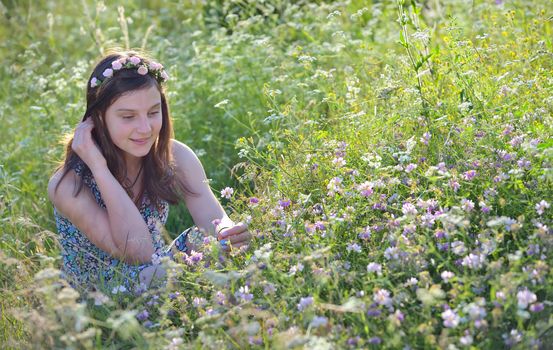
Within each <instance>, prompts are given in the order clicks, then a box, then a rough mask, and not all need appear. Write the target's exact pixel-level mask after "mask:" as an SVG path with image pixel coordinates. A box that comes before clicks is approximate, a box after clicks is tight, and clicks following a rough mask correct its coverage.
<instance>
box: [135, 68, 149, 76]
mask: <svg viewBox="0 0 553 350" xmlns="http://www.w3.org/2000/svg"><path fill="white" fill-rule="evenodd" d="M137 71H138V74H140V75H146V74H148V68H146V66H140V67H138V70H137Z"/></svg>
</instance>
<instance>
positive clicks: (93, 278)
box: [54, 161, 189, 290]
mask: <svg viewBox="0 0 553 350" xmlns="http://www.w3.org/2000/svg"><path fill="white" fill-rule="evenodd" d="M74 170H75V173H76V174H77V175H78V176H80V177H81V178H82V179H83V183H84V186H87V187H88V188H90V190H91V191H92V194H93V195H94V198H95V199H96V202H97V203H98V205H99V206H100V207H102V208H105V207H106V206H105V204H104V201H103V200H102V196H101V194H100V190H99V188H98V185H97V184H96V181H95V180H94V177H93V176H92V173H91V172H90V170H89V169H88V167H87V166H86V165H85V164H84V162H82V161H81V162H79V163H78V164H77V166H76V167H75V168H74ZM160 207H161V210H160V211H158V210H157V209H156V207H155V206H154V205H153V204H152V203H151V202H150V200H149V199H148V196H147V195H144V196H143V198H142V202H141V205H140V208H139V210H140V213H141V214H142V217H143V218H144V221H145V222H146V224H147V226H148V229H149V230H150V234H151V235H152V240H153V243H154V249H155V252H156V255H157V256H165V255H169V256H171V252H170V251H169V249H168V248H167V247H166V246H165V242H164V241H163V239H162V237H161V229H162V227H163V225H165V222H166V221H167V216H168V214H169V204H168V203H167V202H166V201H162V202H161V206H160ZM54 217H55V220H56V226H57V230H58V233H59V241H60V244H61V248H62V249H61V250H62V251H61V254H62V258H63V267H62V274H63V277H64V278H65V279H66V280H68V281H69V283H70V284H71V285H72V286H73V287H81V288H88V287H91V286H98V285H110V286H111V285H121V286H125V287H126V288H127V289H129V290H130V289H131V288H134V287H137V286H138V285H139V278H138V276H139V273H140V271H142V270H143V269H145V268H146V267H149V266H152V264H151V263H149V264H142V265H130V264H127V263H125V262H123V261H119V260H118V259H116V258H113V257H112V256H110V255H109V254H108V253H106V252H105V251H103V250H101V249H100V248H98V247H97V246H96V245H94V244H93V243H92V242H91V241H90V240H89V239H88V238H87V237H86V235H85V234H84V233H82V232H81V231H80V230H79V229H78V228H77V227H76V226H75V225H73V223H72V222H71V221H69V220H68V219H67V218H65V217H64V216H63V215H61V213H59V212H58V211H57V209H56V208H54ZM188 231H189V230H187V231H185V232H184V233H183V234H181V235H179V236H178V237H177V238H176V239H175V241H173V242H172V243H171V245H170V246H171V247H175V248H176V249H177V250H180V251H186V238H187V232H188Z"/></svg>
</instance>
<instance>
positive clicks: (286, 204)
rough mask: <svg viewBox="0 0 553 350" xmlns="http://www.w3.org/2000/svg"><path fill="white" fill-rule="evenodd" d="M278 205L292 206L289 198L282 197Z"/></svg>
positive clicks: (283, 206) (282, 206)
mask: <svg viewBox="0 0 553 350" xmlns="http://www.w3.org/2000/svg"><path fill="white" fill-rule="evenodd" d="M278 205H279V206H280V207H281V208H288V207H289V206H290V200H289V199H281V200H279V201H278Z"/></svg>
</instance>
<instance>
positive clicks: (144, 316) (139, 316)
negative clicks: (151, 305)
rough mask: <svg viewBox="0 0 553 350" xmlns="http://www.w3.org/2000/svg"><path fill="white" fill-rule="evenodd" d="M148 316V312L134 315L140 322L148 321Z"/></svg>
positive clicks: (144, 311)
mask: <svg viewBox="0 0 553 350" xmlns="http://www.w3.org/2000/svg"><path fill="white" fill-rule="evenodd" d="M149 316H150V314H149V313H148V310H143V311H142V312H139V313H138V314H137V315H136V319H137V320H139V321H141V322H142V321H145V320H146V319H148V317H149Z"/></svg>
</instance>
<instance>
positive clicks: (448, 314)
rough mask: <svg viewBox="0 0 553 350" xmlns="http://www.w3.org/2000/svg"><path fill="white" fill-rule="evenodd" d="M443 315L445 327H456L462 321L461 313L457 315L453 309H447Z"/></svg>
mask: <svg viewBox="0 0 553 350" xmlns="http://www.w3.org/2000/svg"><path fill="white" fill-rule="evenodd" d="M441 316H442V319H443V322H444V327H447V328H455V327H457V326H458V325H459V322H460V321H461V318H460V317H459V315H457V314H456V313H455V311H453V310H451V309H447V310H446V311H444V312H442V315H441Z"/></svg>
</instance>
